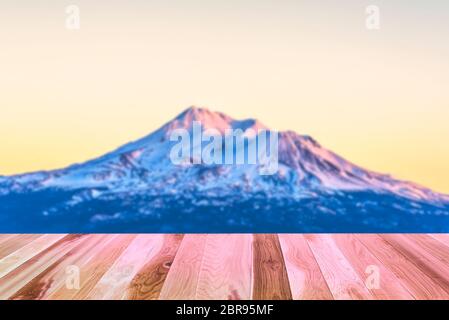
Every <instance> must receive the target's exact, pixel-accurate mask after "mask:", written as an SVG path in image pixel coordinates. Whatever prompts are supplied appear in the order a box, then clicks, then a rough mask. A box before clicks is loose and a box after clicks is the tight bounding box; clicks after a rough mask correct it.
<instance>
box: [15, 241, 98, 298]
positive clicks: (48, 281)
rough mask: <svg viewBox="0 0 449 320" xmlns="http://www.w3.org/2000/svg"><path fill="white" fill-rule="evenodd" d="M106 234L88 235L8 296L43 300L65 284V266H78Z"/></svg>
mask: <svg viewBox="0 0 449 320" xmlns="http://www.w3.org/2000/svg"><path fill="white" fill-rule="evenodd" d="M106 237H107V236H106V235H88V236H87V238H86V240H85V241H84V242H81V243H80V244H79V245H78V246H76V247H74V248H72V249H71V250H69V251H68V252H67V253H66V254H65V255H64V256H62V257H61V258H59V260H57V261H56V262H55V263H53V264H52V265H51V266H49V267H48V268H47V269H45V270H44V271H43V272H41V273H40V274H39V275H37V276H36V277H35V278H34V279H32V280H31V281H30V282H28V283H27V284H26V285H25V286H24V287H22V288H21V289H20V290H19V291H18V292H16V293H15V294H14V295H12V296H11V297H10V299H14V300H38V299H39V300H45V299H48V297H49V296H51V294H52V293H53V292H55V291H56V290H57V289H58V288H60V287H62V286H66V279H67V276H68V274H67V273H66V270H67V267H69V266H70V267H72V266H75V267H78V268H79V263H80V262H81V261H82V260H83V259H85V257H86V255H87V254H89V252H90V251H91V250H93V249H94V248H95V247H96V246H98V245H99V244H100V243H101V241H104V240H105V238H106Z"/></svg>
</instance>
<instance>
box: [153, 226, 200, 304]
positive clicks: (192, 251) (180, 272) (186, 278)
mask: <svg viewBox="0 0 449 320" xmlns="http://www.w3.org/2000/svg"><path fill="white" fill-rule="evenodd" d="M206 239H207V235H205V234H192V235H185V236H184V239H183V240H182V242H181V245H180V247H179V250H178V253H177V254H176V257H175V260H174V261H173V265H172V266H171V267H170V271H169V272H168V275H167V278H166V280H165V282H164V285H163V286H162V290H161V294H160V296H159V299H161V300H194V299H195V297H196V289H197V285H198V279H199V273H200V270H201V263H202V260H203V255H204V247H205V244H206Z"/></svg>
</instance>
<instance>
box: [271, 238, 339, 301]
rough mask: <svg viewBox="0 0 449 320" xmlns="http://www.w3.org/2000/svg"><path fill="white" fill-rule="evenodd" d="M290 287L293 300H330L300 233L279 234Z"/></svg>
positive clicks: (319, 272)
mask: <svg viewBox="0 0 449 320" xmlns="http://www.w3.org/2000/svg"><path fill="white" fill-rule="evenodd" d="M279 241H280V244H281V248H282V252H283V254H284V260H285V266H286V269H287V273H288V278H289V282H290V288H291V291H292V296H293V299H295V300H332V299H333V296H332V294H331V292H330V290H329V287H328V286H327V283H326V281H325V280H324V277H323V274H322V273H321V269H320V267H319V265H318V263H317V262H316V260H315V257H314V256H313V253H312V251H311V250H310V248H309V245H308V244H307V241H306V240H305V239H304V236H303V235H301V234H280V235H279Z"/></svg>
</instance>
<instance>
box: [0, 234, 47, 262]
mask: <svg viewBox="0 0 449 320" xmlns="http://www.w3.org/2000/svg"><path fill="white" fill-rule="evenodd" d="M39 237H41V235H39V234H17V235H14V234H11V235H4V237H3V238H2V240H0V259H2V258H4V257H6V256H8V255H10V254H11V253H13V252H15V251H16V250H19V249H20V248H22V247H23V246H25V245H27V244H28V243H30V242H31V241H33V240H35V239H37V238H39Z"/></svg>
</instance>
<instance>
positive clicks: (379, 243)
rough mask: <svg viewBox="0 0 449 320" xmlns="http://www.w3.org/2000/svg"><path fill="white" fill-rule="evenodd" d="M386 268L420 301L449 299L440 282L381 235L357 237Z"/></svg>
mask: <svg viewBox="0 0 449 320" xmlns="http://www.w3.org/2000/svg"><path fill="white" fill-rule="evenodd" d="M356 237H357V239H359V240H360V241H361V242H362V243H363V244H364V245H365V247H367V248H368V249H369V250H370V251H371V253H372V254H374V255H375V256H376V257H377V258H378V259H379V260H380V261H381V262H382V263H383V264H384V266H385V267H387V268H388V269H390V270H391V271H392V272H393V273H394V274H395V275H396V276H397V277H398V279H400V280H401V282H402V284H403V285H404V286H405V287H406V288H407V290H408V291H409V292H410V293H411V294H412V295H413V296H414V297H415V298H416V299H420V300H426V299H445V298H449V296H448V294H447V292H446V291H444V290H443V288H441V286H440V285H439V284H438V282H436V281H434V280H433V279H432V278H431V277H429V276H428V275H427V274H425V273H424V272H423V271H422V270H421V269H419V268H418V267H417V266H416V265H415V264H414V262H413V261H411V260H409V259H408V258H406V257H405V256H404V255H402V254H401V253H400V252H398V251H397V250H396V249H395V248H394V247H393V246H391V244H389V243H388V242H387V241H385V240H384V239H382V238H381V237H379V235H368V234H367V235H356Z"/></svg>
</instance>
